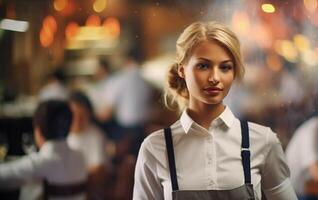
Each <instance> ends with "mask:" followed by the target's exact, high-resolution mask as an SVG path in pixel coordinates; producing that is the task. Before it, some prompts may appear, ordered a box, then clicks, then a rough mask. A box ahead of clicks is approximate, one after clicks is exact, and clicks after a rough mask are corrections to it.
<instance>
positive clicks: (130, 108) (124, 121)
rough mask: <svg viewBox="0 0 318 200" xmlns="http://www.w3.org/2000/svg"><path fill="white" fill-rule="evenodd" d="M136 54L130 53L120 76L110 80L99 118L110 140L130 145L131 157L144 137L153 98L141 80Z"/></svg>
mask: <svg viewBox="0 0 318 200" xmlns="http://www.w3.org/2000/svg"><path fill="white" fill-rule="evenodd" d="M136 53H137V52H135V51H130V52H129V53H128V54H127V56H126V58H125V60H124V63H123V64H122V66H121V68H120V70H119V72H117V73H115V74H114V75H112V76H111V77H109V81H108V82H107V83H108V84H107V85H106V87H105V90H104V93H103V98H102V100H101V101H103V103H104V106H103V108H102V109H101V110H100V112H99V114H98V115H99V119H100V120H101V121H102V123H106V126H105V128H106V130H107V129H109V132H110V136H111V138H113V139H114V140H116V141H125V140H130V141H131V142H130V149H129V150H128V151H129V152H128V153H132V154H134V155H137V153H138V150H139V146H140V144H141V141H142V139H143V137H144V125H145V123H146V121H147V116H148V114H149V109H150V108H149V106H150V103H151V102H150V101H151V98H152V88H151V86H150V85H149V84H148V83H147V82H146V81H145V80H144V78H143V77H142V76H141V72H140V65H139V64H138V62H137V55H136ZM126 147H127V145H126ZM119 148H120V147H119ZM124 148H125V147H124Z"/></svg>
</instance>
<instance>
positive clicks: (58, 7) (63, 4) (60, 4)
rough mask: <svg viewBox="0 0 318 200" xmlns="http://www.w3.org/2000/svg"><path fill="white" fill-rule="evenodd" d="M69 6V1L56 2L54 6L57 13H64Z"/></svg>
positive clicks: (55, 0)
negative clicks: (67, 5)
mask: <svg viewBox="0 0 318 200" xmlns="http://www.w3.org/2000/svg"><path fill="white" fill-rule="evenodd" d="M66 4H67V0H54V3H53V6H54V9H55V10H57V11H62V10H63V9H64V8H65V7H66Z"/></svg>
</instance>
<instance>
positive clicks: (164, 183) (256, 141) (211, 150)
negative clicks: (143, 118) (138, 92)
mask: <svg viewBox="0 0 318 200" xmlns="http://www.w3.org/2000/svg"><path fill="white" fill-rule="evenodd" d="M171 129H172V136H173V145H174V153H175V160H176V170H177V179H178V184H179V189H180V190H226V189H233V188H236V187H239V186H242V185H243V184H244V172H243V165H242V160H241V138H242V137H241V128H240V121H239V120H238V119H237V118H236V117H235V116H234V115H233V113H232V112H231V110H230V109H229V108H228V107H227V108H226V109H225V110H224V111H223V112H222V114H221V115H220V116H219V117H218V118H216V119H215V120H214V121H213V122H212V123H211V125H210V127H209V129H208V130H207V129H205V128H203V127H202V126H200V125H199V124H197V123H196V122H194V121H193V120H192V119H191V118H190V117H189V115H188V114H187V112H183V114H182V116H181V118H180V119H179V120H178V121H177V122H176V123H174V124H173V125H172V126H171ZM249 133H250V136H249V137H250V151H251V180H252V184H253V186H254V193H255V196H256V199H261V196H262V193H261V189H262V190H263V191H264V193H265V195H266V197H267V199H271V200H293V199H297V197H296V195H295V192H294V190H293V188H292V186H291V184H290V180H289V169H288V166H287V165H286V162H285V157H284V153H283V150H282V147H281V144H280V142H279V140H278V138H277V137H276V134H274V133H273V132H272V131H271V129H270V128H268V127H264V126H261V125H258V124H255V123H251V122H250V123H249ZM171 193H172V189H171V180H170V173H169V165H168V160H167V153H166V144H165V139H164V133H163V130H159V131H157V132H155V133H153V134H151V135H150V136H148V137H147V138H146V139H145V140H144V142H143V144H142V146H141V149H140V152H139V156H138V160H137V164H136V169H135V185H134V195H133V199H134V200H151V199H155V200H160V199H165V200H171V199H172V195H171Z"/></svg>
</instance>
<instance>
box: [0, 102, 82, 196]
mask: <svg viewBox="0 0 318 200" xmlns="http://www.w3.org/2000/svg"><path fill="white" fill-rule="evenodd" d="M71 120H72V113H71V111H70V108H69V106H68V104H67V103H66V102H63V101H57V100H49V101H44V102H42V103H41V104H40V105H39V106H38V108H37V109H36V111H35V114H34V118H33V123H34V137H35V141H36V144H37V146H38V147H39V149H40V151H39V152H34V153H31V154H29V155H26V156H24V157H22V158H20V159H18V160H15V161H11V162H8V163H3V164H0V187H1V188H14V187H20V186H22V185H24V184H28V183H30V182H32V181H42V182H43V184H44V189H43V196H44V198H45V199H47V198H48V199H65V200H66V199H68V200H73V199H74V200H75V199H85V198H86V192H85V191H86V189H85V188H86V178H87V173H86V170H85V163H84V160H83V157H82V155H81V154H79V153H78V152H76V151H74V150H72V149H70V148H69V146H68V145H67V143H66V140H65V138H66V136H67V134H68V132H69V128H70V124H71ZM30 195H32V194H30ZM21 199H27V197H21Z"/></svg>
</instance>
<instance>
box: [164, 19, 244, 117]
mask: <svg viewBox="0 0 318 200" xmlns="http://www.w3.org/2000/svg"><path fill="white" fill-rule="evenodd" d="M202 41H216V42H218V43H219V44H220V45H221V46H223V47H224V48H225V49H227V51H228V52H229V53H230V55H231V56H232V58H233V60H234V77H235V79H236V80H238V81H241V80H242V78H243V76H244V71H245V70H244V66H243V61H242V56H241V51H240V42H239V40H238V38H237V37H236V35H235V33H233V32H232V31H231V30H230V29H229V28H227V27H226V26H225V25H223V24H221V23H218V22H214V21H211V22H195V23H192V24H191V25H189V26H188V27H187V28H186V29H185V30H184V31H183V32H182V34H181V35H180V36H179V38H178V40H177V44H176V50H177V52H176V59H175V62H174V63H173V64H172V65H171V66H170V68H169V71H168V81H167V86H166V89H165V95H164V100H165V104H166V106H167V107H168V108H171V109H175V108H177V109H178V110H179V111H181V110H182V109H183V108H185V107H186V106H187V105H188V101H189V91H188V88H187V86H186V83H185V80H184V79H183V78H181V77H180V76H179V75H178V67H179V65H181V64H186V63H187V62H188V61H189V58H190V57H191V54H192V51H193V49H194V48H195V47H196V46H197V45H198V44H199V43H200V42H202Z"/></svg>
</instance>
